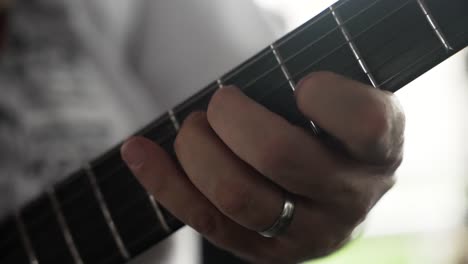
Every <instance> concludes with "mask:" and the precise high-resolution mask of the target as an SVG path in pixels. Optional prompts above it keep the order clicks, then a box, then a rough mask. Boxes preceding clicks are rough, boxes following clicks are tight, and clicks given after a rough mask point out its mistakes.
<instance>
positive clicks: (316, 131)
mask: <svg viewBox="0 0 468 264" xmlns="http://www.w3.org/2000/svg"><path fill="white" fill-rule="evenodd" d="M270 49H271V51H272V52H273V55H274V56H275V58H276V61H277V62H278V64H279V65H280V67H281V71H282V72H283V74H284V76H285V77H286V80H287V81H288V83H289V86H290V87H291V89H292V90H293V92H294V91H296V84H295V83H294V80H293V79H292V78H291V74H290V73H289V70H288V69H287V68H286V65H285V64H284V62H283V58H282V57H281V55H280V54H279V52H278V50H277V49H276V47H275V44H274V43H273V44H271V45H270ZM310 125H311V127H312V131H313V132H314V134H315V135H318V134H319V129H318V127H317V125H316V124H315V123H314V121H312V120H310Z"/></svg>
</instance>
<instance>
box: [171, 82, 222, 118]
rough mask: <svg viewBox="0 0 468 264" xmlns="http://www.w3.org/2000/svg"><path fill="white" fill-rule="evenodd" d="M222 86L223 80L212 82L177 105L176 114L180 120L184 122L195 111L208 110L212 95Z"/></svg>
mask: <svg viewBox="0 0 468 264" xmlns="http://www.w3.org/2000/svg"><path fill="white" fill-rule="evenodd" d="M222 87H223V82H222V81H221V80H217V81H215V82H212V83H210V84H209V85H208V86H207V87H206V88H204V89H202V90H201V91H199V92H198V93H196V94H195V95H193V96H192V97H190V98H189V99H187V100H185V101H184V102H183V103H182V104H180V105H178V106H177V107H175V108H174V114H175V116H176V117H177V119H178V120H179V121H180V122H183V121H184V120H185V119H186V118H187V116H189V115H190V113H192V112H193V111H206V109H207V108H208V104H209V103H210V100H211V97H212V96H213V94H214V93H215V92H216V90H217V89H220V88H222Z"/></svg>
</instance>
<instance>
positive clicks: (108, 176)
mask: <svg viewBox="0 0 468 264" xmlns="http://www.w3.org/2000/svg"><path fill="white" fill-rule="evenodd" d="M348 1H349V0H346V1H343V3H341V2H339V3H340V5H338V6H341V5H343V4H344V3H346V2H348ZM379 1H382V0H378V1H375V2H373V4H372V5H370V6H369V7H367V8H365V10H367V9H369V8H370V7H371V6H373V5H374V4H375V3H377V2H379ZM411 1H413V0H408V1H406V2H405V4H404V5H403V6H401V7H400V8H399V9H398V10H400V9H401V8H403V7H404V6H406V5H407V4H409V3H410V2H411ZM335 8H336V7H335ZM365 10H361V12H359V13H358V14H356V15H354V16H352V17H351V18H349V19H347V20H346V21H345V22H344V23H343V24H347V23H349V22H350V21H351V20H353V19H355V18H356V17H357V16H358V15H359V14H361V13H362V12H364V11H365ZM398 10H395V11H393V12H392V13H395V12H397V11H398ZM328 13H329V12H326V13H324V14H323V16H322V17H321V18H320V19H322V18H323V17H325V16H326V14H328ZM388 16H389V15H387V16H386V17H388ZM320 19H318V20H316V21H314V22H313V23H310V24H309V25H307V26H305V27H304V29H303V30H305V29H307V28H309V27H310V26H312V25H314V24H315V23H317V22H318V21H320ZM382 20H384V19H383V18H382V19H380V20H378V21H377V22H376V23H374V24H372V25H371V26H370V27H368V28H367V29H366V30H365V31H363V32H361V33H359V34H357V35H356V36H354V37H353V39H355V38H356V37H358V36H359V35H362V34H364V33H366V32H367V31H368V30H370V29H371V28H373V27H374V26H376V25H377V24H379V23H380V22H381V21H382ZM338 28H339V26H337V27H335V28H334V29H332V30H331V31H329V32H327V33H326V35H327V34H331V33H332V32H334V31H335V30H336V29H338ZM293 35H294V34H292V35H291V36H293ZM323 37H324V36H322V38H323ZM291 38H292V37H291ZM280 41H284V40H280ZM315 43H316V42H313V43H309V44H308V45H307V46H306V47H304V48H302V49H301V50H300V51H298V52H296V53H295V54H293V55H292V56H291V57H289V58H287V59H286V60H285V62H286V61H290V60H292V59H293V58H294V57H297V56H299V55H300V54H302V52H305V51H304V50H306V49H307V48H308V47H310V46H312V45H313V44H315ZM347 44H348V41H347V42H345V43H343V44H342V45H340V46H339V47H338V48H336V49H335V50H333V53H334V52H336V51H337V50H339V49H341V48H342V47H343V46H345V45H347ZM333 53H331V54H333ZM266 54H267V53H266ZM266 54H264V55H262V57H264V56H266ZM331 54H328V56H330V55H331ZM395 57H396V56H395ZM325 58H326V57H325V56H324V57H323V58H322V60H323V59H325ZM260 59H261V57H259V58H257V59H256V61H258V60H260ZM315 64H316V62H313V63H311V64H309V65H307V66H306V68H305V70H302V71H301V72H304V71H306V70H307V68H310V67H312V66H314V65H315ZM247 67H248V66H245V67H244V68H243V69H244V70H245V68H247ZM278 67H279V65H277V66H275V67H274V68H273V69H270V70H269V71H267V72H265V73H263V74H262V75H260V76H259V77H258V78H257V79H255V80H253V81H251V82H250V83H249V84H248V86H247V85H246V87H245V88H244V90H245V89H247V88H248V87H250V86H251V85H253V84H255V83H256V82H257V81H259V80H260V79H262V78H263V77H265V76H267V75H268V74H269V73H271V72H273V71H274V70H276V69H277V68H278ZM408 68H409V67H408ZM239 71H241V70H239ZM297 75H299V74H295V76H296V77H297ZM226 76H229V75H226ZM284 84H287V82H284V83H282V85H280V86H279V87H276V88H274V89H273V90H276V89H278V88H281V87H282V86H283V85H284ZM270 90H271V89H270ZM272 92H273V91H272ZM268 94H270V93H268ZM262 99H264V98H262ZM262 99H260V100H262ZM260 100H259V101H260ZM175 134H176V133H172V134H170V136H168V138H170V137H172V136H174V135H175ZM164 143H166V140H161V142H160V144H164ZM124 166H125V165H124V164H123V163H119V165H118V169H116V170H120V169H121V168H122V167H124ZM114 175H115V173H113V174H107V176H106V177H102V178H101V180H100V181H103V180H105V179H107V178H112V176H114ZM81 192H84V191H80V192H78V193H77V194H76V195H74V197H77V196H80V194H81ZM73 200H76V199H73ZM63 202H64V203H67V202H69V201H67V199H65V200H64V201H63ZM125 207H128V206H125Z"/></svg>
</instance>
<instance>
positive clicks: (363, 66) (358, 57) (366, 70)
mask: <svg viewBox="0 0 468 264" xmlns="http://www.w3.org/2000/svg"><path fill="white" fill-rule="evenodd" d="M329 8H330V11H331V14H332V16H333V18H334V19H335V21H336V23H337V24H338V26H339V27H340V29H341V33H342V34H343V36H344V38H345V39H346V41H347V42H348V43H349V47H350V48H351V51H352V52H353V55H354V57H355V58H356V60H357V61H358V63H359V66H360V67H361V69H362V71H363V72H364V73H365V74H366V75H367V78H369V81H370V82H371V84H372V86H374V87H377V82H376V81H375V78H374V76H373V75H372V73H371V71H370V69H369V67H367V64H366V63H365V62H364V59H363V57H362V56H361V53H360V52H359V49H358V48H357V46H356V44H355V43H354V41H353V40H352V39H351V35H350V34H349V32H348V30H347V29H346V27H345V26H344V25H343V21H342V19H341V17H340V16H339V15H338V13H337V12H336V9H335V8H334V7H333V6H330V7H329Z"/></svg>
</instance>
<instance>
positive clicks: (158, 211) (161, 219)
mask: <svg viewBox="0 0 468 264" xmlns="http://www.w3.org/2000/svg"><path fill="white" fill-rule="evenodd" d="M148 195H149V198H150V202H151V205H152V206H153V209H154V211H155V212H156V216H157V217H158V220H159V223H161V226H162V228H163V229H164V231H166V233H167V234H170V233H172V229H171V227H170V226H169V224H168V223H167V221H166V219H165V218H164V215H163V213H162V211H161V208H160V207H159V205H158V203H157V202H156V200H155V199H154V197H153V195H151V194H148Z"/></svg>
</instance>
